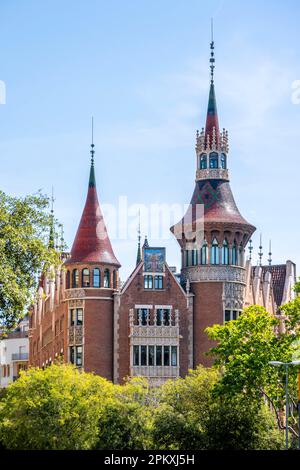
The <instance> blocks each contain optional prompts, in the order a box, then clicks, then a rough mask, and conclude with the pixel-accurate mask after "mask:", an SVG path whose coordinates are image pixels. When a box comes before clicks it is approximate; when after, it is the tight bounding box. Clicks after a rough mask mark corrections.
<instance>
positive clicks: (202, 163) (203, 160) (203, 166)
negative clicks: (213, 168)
mask: <svg viewBox="0 0 300 470" xmlns="http://www.w3.org/2000/svg"><path fill="white" fill-rule="evenodd" d="M206 168H207V155H206V153H202V155H201V156H200V169H201V170H206Z"/></svg>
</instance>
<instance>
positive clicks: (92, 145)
mask: <svg viewBox="0 0 300 470" xmlns="http://www.w3.org/2000/svg"><path fill="white" fill-rule="evenodd" d="M94 147H95V145H94V117H93V116H92V143H91V150H90V152H91V164H92V166H94V155H95V150H94Z"/></svg>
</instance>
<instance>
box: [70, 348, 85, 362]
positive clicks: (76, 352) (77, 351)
mask: <svg viewBox="0 0 300 470" xmlns="http://www.w3.org/2000/svg"><path fill="white" fill-rule="evenodd" d="M70 362H71V364H75V365H76V366H77V367H81V366H82V363H83V347H82V346H71V347H70Z"/></svg>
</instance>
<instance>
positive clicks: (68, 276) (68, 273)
mask: <svg viewBox="0 0 300 470" xmlns="http://www.w3.org/2000/svg"><path fill="white" fill-rule="evenodd" d="M70 287H71V275H70V271H67V274H66V289H70Z"/></svg>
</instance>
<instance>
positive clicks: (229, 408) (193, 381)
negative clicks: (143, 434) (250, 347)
mask: <svg viewBox="0 0 300 470" xmlns="http://www.w3.org/2000/svg"><path fill="white" fill-rule="evenodd" d="M219 381H220V374H219V372H218V371H217V370H216V369H205V368H204V367H201V366H199V367H198V368H197V369H196V370H195V371H190V373H189V374H188V376H187V377H185V378H184V379H177V380H176V381H174V382H171V381H170V382H167V383H166V384H165V385H163V386H162V387H161V388H160V389H159V390H157V395H158V397H159V399H158V404H157V407H156V409H155V410H154V413H153V422H152V428H151V429H152V433H151V434H152V448H156V449H161V450H231V449H243V450H247V449H248V450H250V449H279V448H281V447H282V434H281V433H280V432H279V430H278V428H277V423H276V420H275V418H274V414H272V413H271V412H270V410H269V409H268V408H267V406H266V405H265V403H264V402H263V400H262V399H261V398H260V399H255V398H253V397H251V396H247V395H246V394H245V393H240V394H235V395H233V396H231V395H219V394H216V393H215V388H216V387H217V386H218V384H219Z"/></svg>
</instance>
